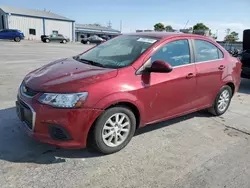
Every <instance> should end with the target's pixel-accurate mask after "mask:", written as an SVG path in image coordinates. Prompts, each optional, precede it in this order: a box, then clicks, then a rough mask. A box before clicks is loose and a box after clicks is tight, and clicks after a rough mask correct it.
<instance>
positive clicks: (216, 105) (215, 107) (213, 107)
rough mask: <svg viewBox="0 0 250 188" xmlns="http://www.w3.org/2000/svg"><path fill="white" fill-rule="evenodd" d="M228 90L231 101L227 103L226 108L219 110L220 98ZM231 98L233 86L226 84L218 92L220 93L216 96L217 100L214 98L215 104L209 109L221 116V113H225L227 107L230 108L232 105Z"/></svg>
mask: <svg viewBox="0 0 250 188" xmlns="http://www.w3.org/2000/svg"><path fill="white" fill-rule="evenodd" d="M225 90H227V91H228V93H229V101H228V104H227V107H226V108H225V110H222V111H221V110H219V107H218V105H219V104H218V102H219V99H220V96H221V94H222V93H223V92H224V91H225ZM231 99H232V89H231V87H229V86H228V85H225V86H223V87H222V88H221V90H220V92H219V93H218V95H217V96H216V98H215V100H214V104H213V106H212V107H211V108H209V109H208V111H209V112H210V113H211V114H212V115H214V116H220V115H223V114H224V113H225V112H226V111H227V109H228V108H229V106H230V103H231Z"/></svg>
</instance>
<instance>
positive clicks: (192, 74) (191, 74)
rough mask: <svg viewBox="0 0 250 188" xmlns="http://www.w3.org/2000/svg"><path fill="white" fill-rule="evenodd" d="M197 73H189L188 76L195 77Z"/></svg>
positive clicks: (188, 77)
mask: <svg viewBox="0 0 250 188" xmlns="http://www.w3.org/2000/svg"><path fill="white" fill-rule="evenodd" d="M195 76H196V75H195V74H194V73H189V74H188V75H187V76H186V78H187V79H190V78H193V77H195Z"/></svg>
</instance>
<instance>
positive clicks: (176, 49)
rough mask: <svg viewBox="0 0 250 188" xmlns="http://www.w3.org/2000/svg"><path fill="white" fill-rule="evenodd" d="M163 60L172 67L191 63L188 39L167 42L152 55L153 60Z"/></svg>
mask: <svg viewBox="0 0 250 188" xmlns="http://www.w3.org/2000/svg"><path fill="white" fill-rule="evenodd" d="M156 60H162V61H165V62H167V63H169V64H170V65H171V66H172V67H176V66H181V65H186V64H190V49H189V43H188V40H175V41H172V42H169V43H167V44H165V45H164V46H163V47H161V48H160V49H159V50H158V51H157V52H156V53H155V54H153V55H152V57H151V62H154V61H156Z"/></svg>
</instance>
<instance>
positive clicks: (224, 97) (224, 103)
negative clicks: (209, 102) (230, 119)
mask: <svg viewBox="0 0 250 188" xmlns="http://www.w3.org/2000/svg"><path fill="white" fill-rule="evenodd" d="M229 101H230V94H229V91H228V90H225V91H223V92H222V93H221V95H220V98H219V101H218V109H219V111H220V112H224V111H225V110H226V109H227V107H228V105H229Z"/></svg>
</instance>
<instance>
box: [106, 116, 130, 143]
mask: <svg viewBox="0 0 250 188" xmlns="http://www.w3.org/2000/svg"><path fill="white" fill-rule="evenodd" d="M130 127H131V124H130V119H129V117H128V116H127V115H126V114H124V113H116V114H114V115H112V116H111V117H110V118H109V119H108V120H107V121H106V123H105V124H104V126H103V129H102V140H103V141H104V143H105V144H106V145H107V146H109V147H116V146H119V145H121V144H122V143H123V142H124V141H125V140H126V139H127V137H128V135H129V132H130Z"/></svg>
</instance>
